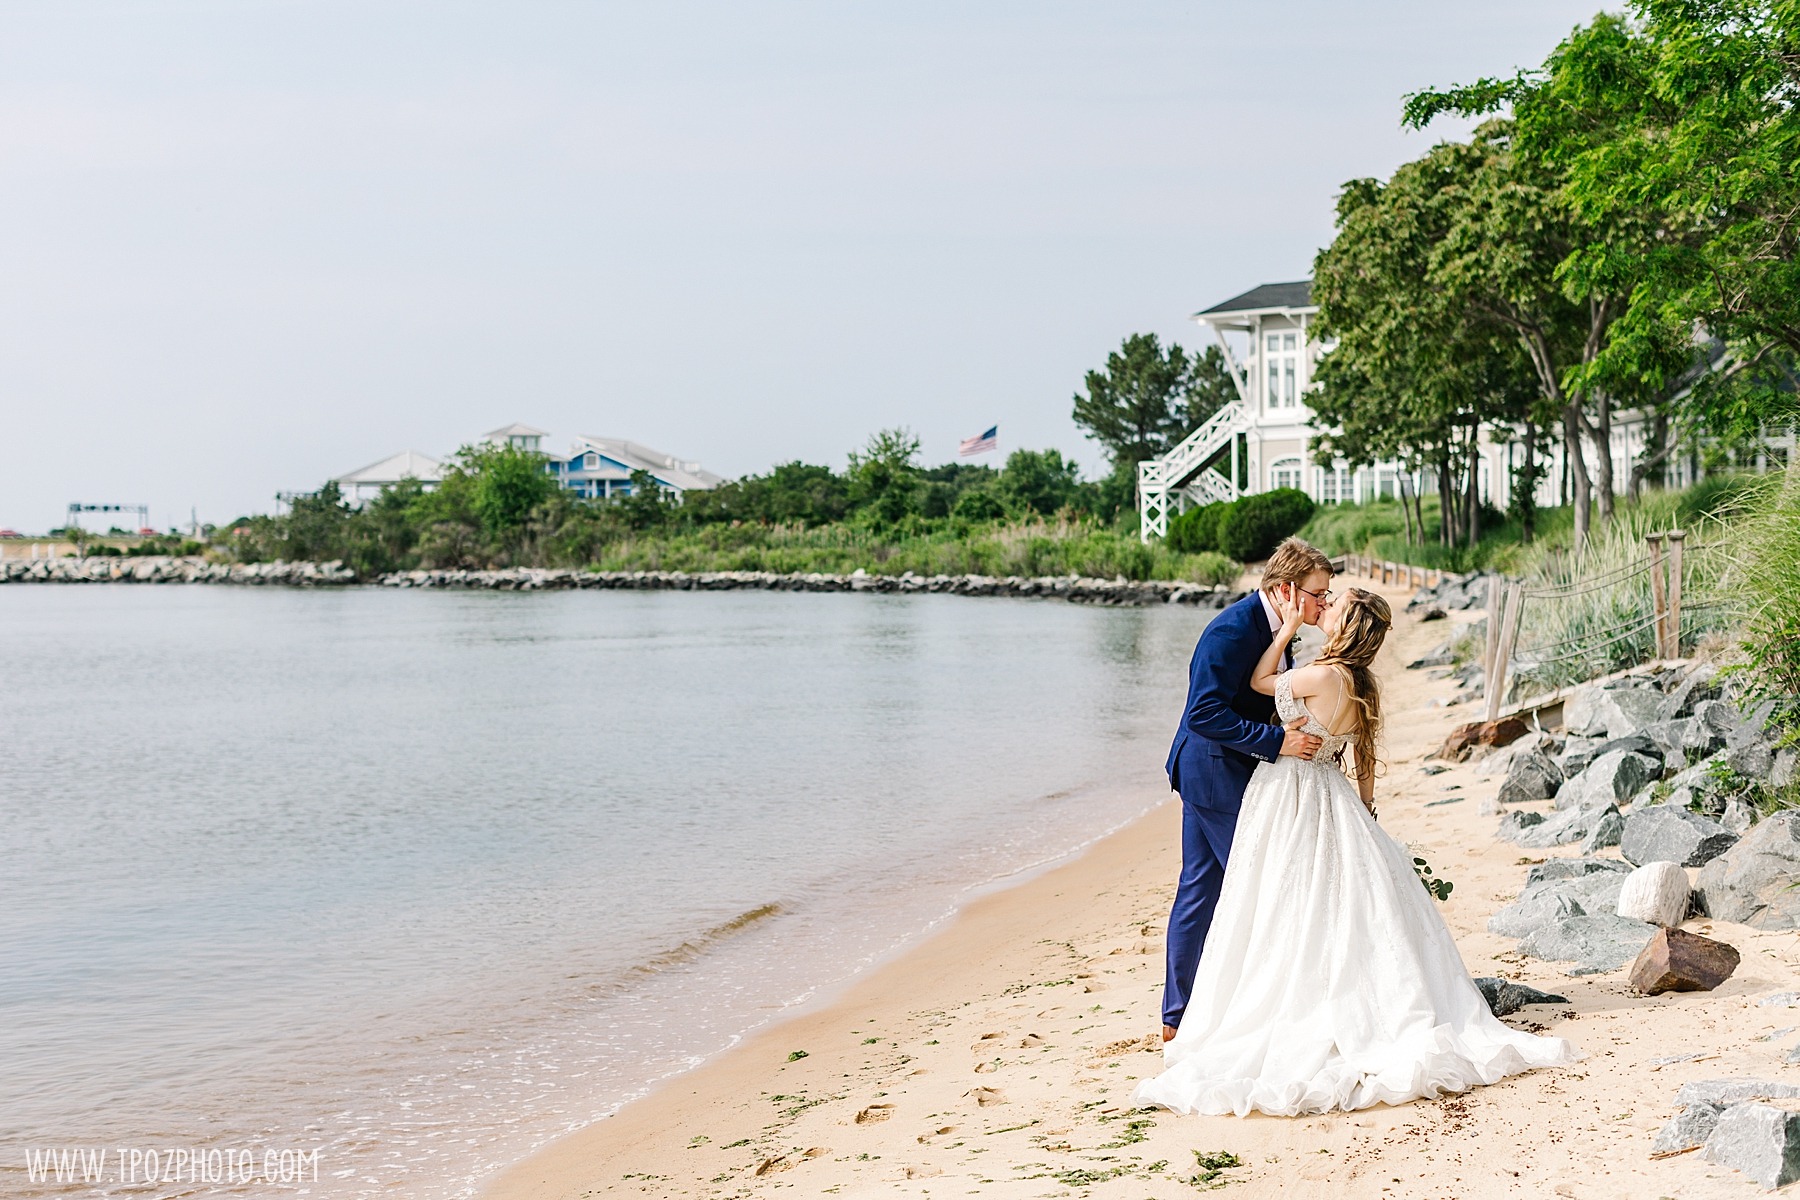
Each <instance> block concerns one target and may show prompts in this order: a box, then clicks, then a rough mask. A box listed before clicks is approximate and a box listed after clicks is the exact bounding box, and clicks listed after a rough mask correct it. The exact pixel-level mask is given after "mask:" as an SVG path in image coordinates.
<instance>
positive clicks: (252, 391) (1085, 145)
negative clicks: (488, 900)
mask: <svg viewBox="0 0 1800 1200" xmlns="http://www.w3.org/2000/svg"><path fill="white" fill-rule="evenodd" d="M1596 10H1597V6H1596V5H1595V4H1594V3H1593V0H1506V2H1504V3H1502V2H1498V0H1494V2H1489V3H1480V4H1477V3H1467V2H1462V0H1404V2H1394V3H1363V4H1345V3H1342V2H1341V0H1339V2H1335V3H1322V2H1313V0H1306V2H1301V3H1290V4H1284V5H1265V4H1243V3H1232V4H1226V3H1217V2H1214V0H1190V2H1188V3H1174V2H1156V0H1143V2H1127V0H1088V2H1086V3H1057V2H1053V0H1029V2H1020V3H997V2H993V0H957V2H955V3H938V2H935V0H894V2H891V3H867V2H862V0H839V2H837V3H756V2H746V0H735V2H731V3H724V2H721V3H684V2H681V0H654V2H651V3H641V4H613V3H603V2H600V0H592V2H586V3H543V2H535V3H534V2H529V0H514V2H511V3H505V4H502V3H495V2H491V0H490V2H488V3H481V4H469V3H455V2H452V0H431V2H429V3H395V2H392V0H352V2H346V3H330V2H323V0H309V2H304V3H279V2H272V0H271V2H263V3H251V2H249V0H232V2H230V3H223V2H220V3H198V2H190V3H172V2H171V3H155V2H151V0H129V2H123V3H99V2H93V3H84V2H78V0H46V2H43V3H31V4H27V3H0V436H3V438H4V458H3V459H0V526H11V527H13V528H17V529H23V530H27V531H41V530H43V529H46V528H49V527H51V526H54V525H59V524H61V522H62V516H63V510H64V506H65V505H66V504H68V503H69V502H70V501H73V500H79V501H86V502H90V503H99V502H133V503H136V502H147V503H148V504H150V505H151V508H152V512H151V519H152V521H153V522H154V523H155V524H156V525H158V526H161V527H167V526H169V525H172V524H175V523H177V522H180V523H183V524H185V523H186V521H187V519H188V514H189V511H190V509H197V510H198V513H199V516H200V519H201V520H203V521H214V522H223V521H226V520H229V519H230V518H232V517H233V516H236V515H239V514H241V513H245V512H254V511H267V510H268V509H269V508H270V507H271V506H272V497H273V495H274V493H275V492H277V491H280V490H305V489H311V488H314V487H316V486H318V484H319V483H321V482H322V481H323V480H325V479H326V478H328V477H330V476H332V475H336V474H341V473H343V472H346V471H349V470H352V469H354V468H356V467H360V466H363V465H365V464H367V463H369V462H372V461H374V460H376V459H379V458H382V457H385V456H386V455H389V454H392V453H394V452H396V451H399V450H403V449H416V450H422V451H425V452H426V453H429V454H435V455H442V454H445V453H447V452H449V451H451V450H454V449H455V448H456V446H457V445H458V444H460V443H462V442H465V441H468V440H471V439H472V438H473V437H474V436H476V435H478V434H480V433H482V432H484V431H486V430H488V429H491V428H493V427H495V426H498V425H502V424H506V423H509V422H512V421H524V422H527V423H529V424H532V425H536V426H539V427H540V428H544V429H547V430H550V431H552V432H553V434H554V435H555V439H554V443H553V444H554V445H556V446H558V447H560V446H561V445H562V444H563V443H564V442H566V440H567V439H568V437H569V436H571V435H573V434H576V433H586V434H597V435H603V436H617V437H628V438H631V439H634V440H636V441H640V442H644V443H647V444H649V445H652V446H655V447H658V448H660V449H663V450H666V451H668V452H670V453H674V454H677V455H680V456H682V457H684V458H694V459H699V460H700V461H701V462H703V463H704V464H705V465H706V466H707V467H708V468H710V469H712V470H715V471H719V472H721V473H723V474H726V475H738V474H742V473H744V472H748V471H762V470H766V469H767V468H768V467H769V466H770V465H771V464H773V463H775V462H780V461H785V460H788V459H793V458H802V459H806V460H808V461H813V462H826V463H830V464H832V465H834V466H842V464H843V458H844V453H845V451H846V450H849V449H850V448H852V447H854V446H856V445H859V444H860V443H861V442H862V441H863V440H864V439H865V438H866V437H867V436H868V434H869V433H870V432H871V431H873V430H875V429H878V428H881V427H885V426H892V425H906V426H910V427H911V428H913V429H914V430H916V431H917V432H918V433H919V435H920V436H921V437H922V438H923V440H924V446H925V458H926V460H927V461H930V462H941V461H944V460H946V459H949V458H951V457H953V456H954V454H955V451H956V443H957V440H958V439H959V438H963V437H967V436H969V435H971V434H974V433H977V432H979V431H980V430H982V429H984V428H985V427H986V426H988V425H990V424H994V423H996V422H998V424H999V426H1000V441H1001V449H1002V451H1003V452H1004V451H1005V450H1008V449H1012V448H1016V447H1019V446H1027V447H1046V446H1054V447H1058V448H1060V449H1062V450H1063V451H1064V452H1065V453H1074V454H1076V455H1077V456H1078V457H1079V458H1080V460H1081V461H1082V463H1083V464H1084V466H1085V467H1087V468H1088V469H1089V470H1090V471H1094V470H1096V469H1098V468H1099V466H1100V464H1101V456H1100V454H1099V452H1098V450H1097V448H1096V447H1094V446H1093V445H1092V443H1089V442H1087V441H1086V440H1085V439H1083V438H1082V437H1081V435H1080V433H1079V431H1078V430H1077V429H1076V428H1075V427H1074V425H1073V424H1072V423H1071V421H1070V419H1069V408H1070V396H1071V394H1072V393H1073V392H1074V391H1075V390H1076V389H1077V388H1078V387H1080V385H1081V381H1082V376H1083V373H1084V372H1085V371H1086V370H1087V369H1088V368H1090V367H1094V366H1097V365H1099V364H1100V363H1101V362H1103V360H1104V359H1105V356H1106V354H1107V352H1108V351H1109V350H1110V349H1112V348H1114V347H1116V346H1117V345H1118V343H1119V341H1120V340H1121V339H1122V338H1123V337H1124V336H1125V335H1127V334H1129V333H1132V332H1135V331H1154V332H1156V333H1158V334H1160V335H1162V336H1163V337H1165V338H1169V339H1175V340H1179V341H1181V342H1182V343H1183V344H1185V345H1188V346H1193V345H1196V344H1197V343H1198V342H1199V340H1200V339H1199V338H1198V336H1197V335H1198V332H1199V331H1198V330H1197V328H1196V327H1195V326H1194V325H1193V324H1192V323H1191V322H1190V321H1189V319H1188V316H1189V314H1190V313H1192V312H1194V311H1195V310H1196V309H1199V308H1203V307H1205V306H1207V305H1209V304H1212V303H1215V302H1217V301H1219V300H1222V299H1225V298H1227V297H1229V296H1231V295H1234V294H1236V293H1237V292H1239V291H1242V290H1244V289H1246V288H1249V287H1251V286H1253V285H1255V284H1258V283H1262V282H1269V281H1276V280H1286V279H1298V278H1302V277H1304V276H1305V275H1306V274H1307V273H1308V271H1309V264H1310V262H1311V259H1312V256H1313V254H1314V253H1315V252H1316V251H1317V249H1318V248H1319V247H1320V246H1321V245H1322V244H1324V243H1325V242H1326V241H1328V240H1329V238H1330V233H1331V210H1332V203H1333V199H1334V197H1335V195H1336V193H1337V190H1338V188H1339V186H1340V185H1341V184H1342V183H1343V182H1344V181H1345V180H1346V179H1350V178H1354V177H1357V176H1364V175H1382V174H1385V173H1387V172H1389V171H1391V170H1392V169H1393V168H1394V167H1395V166H1396V165H1398V164H1399V163H1401V162H1402V161H1404V160H1406V159H1408V158H1411V157H1413V156H1416V155H1417V154H1420V153H1422V152H1423V151H1424V150H1425V149H1426V148H1427V147H1428V146H1429V144H1430V143H1431V142H1432V141H1435V140H1438V139H1440V138H1442V137H1446V136H1453V135H1456V134H1458V133H1460V132H1461V130H1460V129H1459V128H1454V127H1441V128H1434V129H1433V130H1432V131H1431V132H1430V133H1429V134H1408V133H1405V132H1403V131H1402V130H1401V129H1400V127H1399V121H1398V116H1399V106H1400V99H1401V96H1402V95H1403V94H1404V93H1406V92H1408V91H1410V90H1413V89H1416V88H1419V87H1422V86H1427V85H1432V84H1444V83H1450V82H1455V81H1459V80H1465V79H1468V78H1471V77H1474V76H1476V75H1479V74H1485V73H1494V72H1502V71H1510V70H1511V69H1512V68H1514V67H1515V66H1518V65H1522V64H1527V63H1535V62H1537V61H1540V60H1541V59H1542V57H1543V55H1544V53H1545V52H1546V51H1547V50H1549V49H1550V47H1551V46H1552V45H1554V44H1555V42H1556V41H1557V39H1558V38H1560V37H1561V36H1562V35H1563V34H1565V33H1566V32H1567V31H1568V30H1569V29H1570V28H1572V27H1573V26H1574V25H1576V24H1578V23H1580V22H1582V21H1584V20H1586V19H1587V18H1589V17H1591V16H1592V14H1593V13H1594V12H1595V11H1596Z"/></svg>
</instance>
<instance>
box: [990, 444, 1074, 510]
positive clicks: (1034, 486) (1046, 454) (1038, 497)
mask: <svg viewBox="0 0 1800 1200" xmlns="http://www.w3.org/2000/svg"><path fill="white" fill-rule="evenodd" d="M1080 488H1081V472H1080V468H1079V467H1078V466H1077V465H1076V464H1075V463H1074V462H1072V461H1065V460H1064V458H1063V456H1062V452H1061V451H1058V450H1014V451H1013V452H1012V453H1011V454H1009V455H1007V458H1006V469H1005V470H1004V471H1002V472H1001V473H1000V487H999V491H1000V496H1001V498H1002V499H1003V500H1005V501H1006V502H1007V503H1008V504H1009V505H1010V506H1011V507H1012V508H1013V509H1014V510H1015V511H1018V512H1033V513H1038V514H1040V515H1043V516H1049V515H1050V514H1052V513H1054V512H1056V511H1057V510H1058V509H1060V508H1063V507H1064V506H1066V505H1070V504H1073V503H1074V502H1075V499H1076V496H1077V495H1078V494H1079V492H1080Z"/></svg>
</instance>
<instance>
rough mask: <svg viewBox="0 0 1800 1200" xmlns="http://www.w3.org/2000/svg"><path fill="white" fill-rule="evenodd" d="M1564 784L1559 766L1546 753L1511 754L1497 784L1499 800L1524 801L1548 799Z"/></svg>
mask: <svg viewBox="0 0 1800 1200" xmlns="http://www.w3.org/2000/svg"><path fill="white" fill-rule="evenodd" d="M1562 785H1563V773H1562V769H1561V768H1560V767H1558V766H1557V765H1556V761H1555V760H1554V759H1552V758H1551V757H1550V756H1549V755H1547V754H1540V753H1530V754H1515V755H1513V759H1512V764H1511V765H1510V766H1508V767H1507V769H1506V780H1505V782H1503V783H1502V784H1501V785H1500V796H1499V799H1500V803H1502V804H1523V803H1527V802H1529V801H1532V800H1548V799H1549V798H1550V797H1552V796H1554V795H1556V789H1558V788H1560V787H1561V786H1562Z"/></svg>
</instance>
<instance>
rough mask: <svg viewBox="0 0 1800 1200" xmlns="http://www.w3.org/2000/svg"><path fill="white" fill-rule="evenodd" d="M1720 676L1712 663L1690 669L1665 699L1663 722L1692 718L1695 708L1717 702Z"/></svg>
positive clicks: (1701, 664)
mask: <svg viewBox="0 0 1800 1200" xmlns="http://www.w3.org/2000/svg"><path fill="white" fill-rule="evenodd" d="M1718 675H1719V668H1718V667H1716V666H1714V665H1713V664H1712V663H1700V664H1699V665H1698V666H1694V667H1691V668H1689V669H1688V671H1687V672H1686V673H1685V674H1684V675H1683V676H1682V678H1681V681H1680V682H1679V683H1677V684H1676V685H1675V687H1674V688H1673V689H1671V690H1670V692H1669V693H1668V694H1667V695H1665V696H1664V697H1663V710H1662V718H1663V720H1665V721H1672V720H1675V719H1676V718H1678V717H1688V716H1692V715H1693V713H1694V709H1695V707H1697V706H1698V705H1699V704H1701V703H1702V702H1703V701H1707V700H1717V699H1718V698H1719V685H1718V683H1717V679H1718Z"/></svg>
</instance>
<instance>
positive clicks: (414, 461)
mask: <svg viewBox="0 0 1800 1200" xmlns="http://www.w3.org/2000/svg"><path fill="white" fill-rule="evenodd" d="M443 478H444V464H443V463H442V462H440V461H438V460H437V459H435V458H433V457H431V455H429V454H420V453H419V452H418V451H417V450H402V451H401V452H400V453H398V454H390V455H389V456H388V457H386V458H384V459H382V460H381V461H380V462H373V463H370V464H369V465H368V466H366V467H363V468H361V469H359V470H355V471H351V472H350V473H349V474H348V475H339V476H338V477H337V478H336V479H335V480H333V481H332V482H334V483H336V484H337V485H338V491H339V492H340V493H342V494H343V497H344V499H346V500H348V501H349V502H350V503H351V504H353V505H356V506H358V507H360V506H362V505H363V504H364V503H366V502H367V501H369V500H372V499H374V498H375V497H376V496H378V495H380V494H381V489H382V488H384V487H391V486H393V485H394V484H396V483H399V482H400V481H401V480H403V479H417V480H418V481H419V482H420V483H423V484H424V485H425V486H426V487H428V488H430V487H436V486H437V485H438V484H439V483H440V482H442V481H443Z"/></svg>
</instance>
